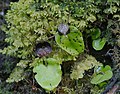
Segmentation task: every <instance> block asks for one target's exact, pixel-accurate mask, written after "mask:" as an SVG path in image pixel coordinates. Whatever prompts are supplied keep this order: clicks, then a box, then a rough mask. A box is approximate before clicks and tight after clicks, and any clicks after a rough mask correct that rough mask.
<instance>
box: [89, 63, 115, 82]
mask: <svg viewBox="0 0 120 94" xmlns="http://www.w3.org/2000/svg"><path fill="white" fill-rule="evenodd" d="M112 76H113V73H112V69H111V67H110V66H109V65H106V66H105V67H103V66H102V67H99V68H98V69H97V70H96V74H95V75H94V77H93V78H92V80H91V83H92V84H100V83H101V82H104V81H106V80H109V79H110V78H111V77H112Z"/></svg>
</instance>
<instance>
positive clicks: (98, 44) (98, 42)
mask: <svg viewBox="0 0 120 94" xmlns="http://www.w3.org/2000/svg"><path fill="white" fill-rule="evenodd" d="M105 43H106V39H105V38H102V39H101V38H99V39H96V40H93V42H92V46H93V48H94V49H95V50H101V49H102V48H103V47H104V45H105Z"/></svg>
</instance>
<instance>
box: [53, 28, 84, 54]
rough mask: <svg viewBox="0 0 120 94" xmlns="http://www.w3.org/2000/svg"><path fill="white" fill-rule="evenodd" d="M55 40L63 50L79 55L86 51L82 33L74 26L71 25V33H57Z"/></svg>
mask: <svg viewBox="0 0 120 94" xmlns="http://www.w3.org/2000/svg"><path fill="white" fill-rule="evenodd" d="M55 40H56V42H57V44H58V45H59V46H60V47H61V48H62V49H63V50H65V51H66V52H68V53H69V54H71V55H73V56H77V55H78V54H79V53H81V52H83V51H84V41H83V37H82V33H81V32H80V31H79V30H78V29H77V28H76V27H74V26H70V33H69V34H67V35H66V36H65V35H59V34H56V36H55Z"/></svg>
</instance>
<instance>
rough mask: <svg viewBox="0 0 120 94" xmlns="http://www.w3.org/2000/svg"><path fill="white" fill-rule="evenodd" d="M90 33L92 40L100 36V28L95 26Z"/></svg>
mask: <svg viewBox="0 0 120 94" xmlns="http://www.w3.org/2000/svg"><path fill="white" fill-rule="evenodd" d="M91 34H92V35H91V36H92V39H93V40H94V39H97V38H99V37H100V35H101V31H100V29H98V28H96V29H95V30H94V31H93V32H92V33H91Z"/></svg>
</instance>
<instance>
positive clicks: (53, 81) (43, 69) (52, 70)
mask: <svg viewBox="0 0 120 94" xmlns="http://www.w3.org/2000/svg"><path fill="white" fill-rule="evenodd" d="M46 63H48V65H47V66H45V65H44V64H42V63H41V64H39V65H38V66H36V67H34V69H33V72H35V73H37V74H36V75H35V79H36V80H37V82H38V84H39V85H40V86H41V87H42V88H44V89H46V90H48V91H50V90H53V89H54V88H55V87H57V86H58V84H59V83H60V81H61V75H62V71H61V66H60V65H59V64H58V63H57V60H55V59H53V58H48V59H47V60H46Z"/></svg>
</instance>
